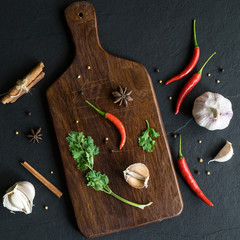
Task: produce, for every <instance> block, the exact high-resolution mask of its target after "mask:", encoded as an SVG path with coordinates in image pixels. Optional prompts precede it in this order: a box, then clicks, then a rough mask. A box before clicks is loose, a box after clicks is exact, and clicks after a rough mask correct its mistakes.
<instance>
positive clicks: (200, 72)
mask: <svg viewBox="0 0 240 240" xmlns="http://www.w3.org/2000/svg"><path fill="white" fill-rule="evenodd" d="M215 54H216V52H214V53H213V54H212V55H211V56H210V57H209V58H208V59H207V61H206V62H205V63H204V64H203V65H202V67H201V68H200V70H199V71H198V74H200V75H202V71H203V68H204V67H205V66H206V64H207V63H208V61H209V60H210V59H211V58H212V57H213V56H214V55H215Z"/></svg>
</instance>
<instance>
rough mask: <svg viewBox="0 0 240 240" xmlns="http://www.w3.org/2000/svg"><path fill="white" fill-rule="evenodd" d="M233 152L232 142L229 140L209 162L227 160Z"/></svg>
mask: <svg viewBox="0 0 240 240" xmlns="http://www.w3.org/2000/svg"><path fill="white" fill-rule="evenodd" d="M233 154H234V153H233V147H232V144H231V143H230V142H229V141H227V142H226V144H225V145H224V147H223V148H222V149H221V150H220V151H219V152H218V154H217V155H216V157H215V158H214V159H213V160H210V161H209V162H208V164H209V163H210V162H227V161H229V160H230V159H231V158H232V156H233Z"/></svg>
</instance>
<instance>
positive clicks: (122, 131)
mask: <svg viewBox="0 0 240 240" xmlns="http://www.w3.org/2000/svg"><path fill="white" fill-rule="evenodd" d="M86 103H87V104H89V105H90V106H91V107H92V108H93V109H95V110H96V111H97V112H98V113H99V114H101V115H102V116H103V117H105V118H107V119H108V120H110V121H111V122H112V123H113V124H114V125H115V126H116V127H117V129H118V131H119V132H120V135H121V142H120V145H119V149H120V150H121V149H122V147H123V146H124V144H125V142H126V131H125V128H124V126H123V124H122V122H121V121H120V120H119V119H118V118H116V117H115V116H114V115H112V114H111V113H106V112H103V111H101V110H99V109H98V108H96V107H95V106H94V105H92V104H91V103H90V102H89V101H86Z"/></svg>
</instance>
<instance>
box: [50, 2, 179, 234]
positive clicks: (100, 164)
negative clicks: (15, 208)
mask: <svg viewBox="0 0 240 240" xmlns="http://www.w3.org/2000/svg"><path fill="white" fill-rule="evenodd" d="M65 17H66V20H67V23H68V26H69V28H70V30H71V33H72V36H73V40H74V43H75V46H76V56H75V59H74V61H73V63H72V64H71V66H70V67H69V68H68V69H67V70H66V71H65V72H64V73H63V74H62V75H61V77H60V78H59V79H58V80H57V81H55V82H54V83H53V84H52V85H51V86H50V87H49V89H48V90H47V99H48V103H49V108H50V112H51V115H52V120H53V124H54V128H55V132H56V136H57V141H58V144H59V149H60V153H61V158H62V162H63V167H64V171H65V175H66V181H67V185H68V189H69V194H70V196H71V200H72V204H73V207H74V212H75V217H76V220H77V224H78V227H79V229H80V231H81V233H82V234H83V235H84V236H86V237H88V238H93V237H99V236H102V235H105V234H110V233H113V232H117V231H121V230H125V229H129V228H133V227H137V226H142V225H145V224H148V223H152V222H156V221H161V220H164V219H167V218H171V217H174V216H177V215H179V214H180V213H181V211H182V209H183V203H182V198H181V194H180V190H179V186H178V183H177V179H176V174H175V170H174V166H173V162H172V158H171V153H170V150H169V146H168V143H167V137H166V134H165V130H164V126H163V122H162V119H161V115H160V111H159V107H158V103H157V100H156V96H155V93H154V89H153V86H152V82H151V78H150V76H149V74H148V73H147V71H146V69H145V67H144V66H143V65H141V64H139V63H136V62H133V61H129V60H126V59H122V58H119V57H115V56H112V55H110V54H108V53H107V52H105V51H104V50H103V49H102V47H101V46H100V43H99V40H98V33H97V24H96V14H95V10H94V8H93V6H92V5H91V4H90V3H88V2H75V3H73V4H71V5H70V6H68V7H67V9H66V10H65ZM88 66H90V68H91V69H88ZM78 76H80V78H79V77H78ZM119 85H121V86H122V87H127V88H128V89H129V90H132V91H133V92H132V94H131V96H132V98H133V99H134V100H133V102H129V105H128V107H124V106H118V105H117V104H114V103H113V101H114V99H113V97H112V94H111V93H112V91H113V90H116V89H117V87H118V86H119ZM81 91H82V92H83V95H82V94H80V92H81ZM86 99H87V100H89V101H90V102H91V103H92V104H94V105H96V106H97V107H98V108H100V109H101V110H103V111H105V112H110V113H112V114H114V115H115V116H117V117H118V118H119V119H120V120H121V121H122V122H123V124H124V125H125V128H126V133H127V141H126V144H125V146H124V147H123V149H122V150H121V151H119V150H118V146H119V143H120V135H119V132H118V130H117V128H116V127H115V126H114V125H113V124H112V123H111V122H109V121H108V120H107V119H105V118H103V117H102V116H100V115H99V114H98V113H97V112H95V111H94V110H93V109H92V108H91V107H90V106H89V105H87V104H86V103H85V100H86ZM146 119H147V120H148V121H149V123H150V126H151V127H153V128H154V129H155V130H156V131H158V132H159V133H160V137H159V138H158V139H157V145H156V147H155V150H154V152H152V153H146V152H144V151H143V150H142V149H141V147H139V146H138V142H137V139H138V137H139V135H140V134H141V132H142V131H143V130H145V129H146V123H145V120H146ZM76 120H78V121H79V123H76ZM70 131H79V132H80V131H82V132H84V134H85V135H86V136H92V137H93V139H94V142H95V144H96V145H97V146H98V147H99V151H100V153H99V154H98V155H97V156H95V164H94V168H95V169H96V170H98V171H101V172H102V173H105V174H107V175H108V177H109V180H110V183H109V186H110V188H111V189H112V190H113V191H114V192H115V193H116V194H118V195H120V196H122V197H124V198H126V199H128V200H130V201H133V202H137V203H148V202H150V201H152V202H153V204H152V205H151V206H150V207H147V208H145V209H144V210H141V209H138V208H134V207H132V206H129V205H127V204H125V203H122V202H120V201H119V200H117V199H115V198H113V197H112V196H110V195H107V194H105V193H103V192H96V191H95V190H93V189H92V188H91V187H87V186H86V179H85V175H86V173H87V172H86V171H85V172H81V171H79V170H78V169H77V168H76V164H75V161H74V160H73V158H72V155H71V152H69V150H68V143H67V141H66V137H67V134H68V132H70ZM105 137H108V138H109V141H108V143H107V144H104V138H105ZM111 149H114V150H115V152H113V153H111V152H110V151H109V150H111ZM136 162H141V163H144V164H146V166H147V167H148V168H149V171H150V180H149V187H148V188H147V189H141V190H137V189H133V188H131V187H130V186H129V185H128V184H127V183H126V182H125V180H124V178H123V170H125V169H126V168H127V167H128V166H129V165H130V164H132V163H136Z"/></svg>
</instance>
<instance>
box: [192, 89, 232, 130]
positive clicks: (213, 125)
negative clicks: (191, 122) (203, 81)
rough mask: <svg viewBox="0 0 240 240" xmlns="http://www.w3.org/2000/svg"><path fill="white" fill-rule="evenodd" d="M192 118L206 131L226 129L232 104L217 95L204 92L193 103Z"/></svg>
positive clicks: (230, 115)
mask: <svg viewBox="0 0 240 240" xmlns="http://www.w3.org/2000/svg"><path fill="white" fill-rule="evenodd" d="M192 114H193V117H194V118H195V121H196V123H197V124H198V125H200V126H201V127H205V128H207V129H208V130H211V131H213V130H221V129H224V128H226V127H227V126H228V125H229V123H230V120H231V118H232V116H233V111H232V103H231V102H230V100H228V99H227V98H225V97H223V96H222V95H221V94H219V93H212V92H205V93H204V94H202V95H201V96H199V97H198V98H196V100H195V101H194V105H193V110H192Z"/></svg>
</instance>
